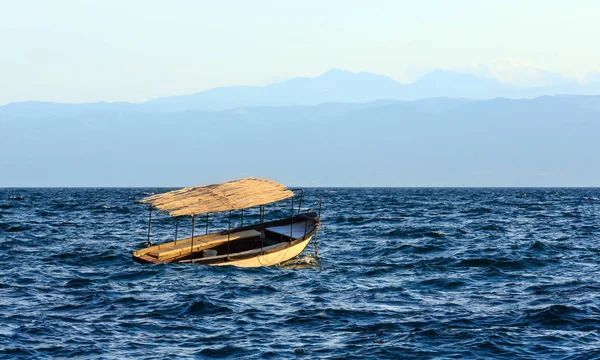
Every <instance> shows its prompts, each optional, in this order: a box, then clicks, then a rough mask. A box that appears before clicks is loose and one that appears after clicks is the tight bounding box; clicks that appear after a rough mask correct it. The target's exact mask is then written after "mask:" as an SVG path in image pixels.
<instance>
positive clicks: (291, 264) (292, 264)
mask: <svg viewBox="0 0 600 360" xmlns="http://www.w3.org/2000/svg"><path fill="white" fill-rule="evenodd" d="M279 267H280V268H282V269H318V268H320V267H321V260H320V259H319V258H318V257H316V256H314V255H305V256H302V257H298V258H295V259H290V260H288V261H286V262H283V263H281V264H279Z"/></svg>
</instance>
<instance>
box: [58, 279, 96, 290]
mask: <svg viewBox="0 0 600 360" xmlns="http://www.w3.org/2000/svg"><path fill="white" fill-rule="evenodd" d="M92 284H94V280H92V279H86V278H77V279H71V280H69V281H67V283H66V284H65V287H66V288H81V287H85V286H88V285H92Z"/></svg>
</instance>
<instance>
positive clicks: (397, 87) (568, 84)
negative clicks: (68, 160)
mask: <svg viewBox="0 0 600 360" xmlns="http://www.w3.org/2000/svg"><path fill="white" fill-rule="evenodd" d="M541 76H544V78H545V79H548V80H549V81H548V84H550V85H546V86H533V87H522V86H521V87H518V86H513V85H510V84H506V83H502V82H500V81H498V80H497V79H494V78H490V77H483V76H476V75H472V74H466V73H461V72H455V71H450V70H435V71H433V72H430V73H428V74H426V75H424V76H422V77H421V78H419V79H418V80H416V81H415V82H413V83H411V84H401V83H399V82H397V81H394V80H393V79H391V78H389V77H386V76H383V75H376V74H371V73H366V72H360V73H356V74H355V73H352V72H349V71H345V70H339V69H333V70H330V71H328V72H326V73H324V74H322V75H320V76H318V77H315V78H306V77H298V78H294V79H291V80H287V81H283V82H280V83H276V84H271V85H267V86H232V87H221V88H215V89H211V90H207V91H202V92H198V93H195V94H190V95H178V96H170V97H162V98H157V99H154V100H150V101H147V102H144V103H135V104H133V103H126V102H117V103H104V102H98V103H84V104H60V103H48V102H21V103H12V104H8V105H5V106H1V107H0V117H2V116H4V117H6V116H21V117H28V116H38V115H58V116H63V115H65V116H66V115H76V114H82V113H85V112H90V111H91V112H96V111H117V112H179V111H189V110H207V111H214V110H224V109H231V108H238V107H252V106H293V105H317V104H322V103H327V102H349V103H367V102H372V101H376V100H382V99H389V100H403V101H412V100H418V99H426V98H435V97H451V98H468V99H493V98H497V97H505V98H513V99H518V98H535V97H539V96H544V95H564V94H578V95H598V94H600V77H598V76H590V78H589V80H588V81H587V82H585V83H579V82H577V81H575V80H570V79H565V78H562V77H560V75H558V74H552V73H548V72H541Z"/></svg>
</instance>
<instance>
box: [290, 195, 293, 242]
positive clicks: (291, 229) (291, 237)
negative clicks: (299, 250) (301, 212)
mask: <svg viewBox="0 0 600 360" xmlns="http://www.w3.org/2000/svg"><path fill="white" fill-rule="evenodd" d="M291 215H292V217H291V221H290V244H291V243H292V240H293V239H294V197H293V196H292V214H291Z"/></svg>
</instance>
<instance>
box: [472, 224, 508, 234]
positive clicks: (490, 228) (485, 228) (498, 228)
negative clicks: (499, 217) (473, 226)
mask: <svg viewBox="0 0 600 360" xmlns="http://www.w3.org/2000/svg"><path fill="white" fill-rule="evenodd" d="M479 230H480V231H498V232H504V231H506V229H505V228H504V227H503V226H500V225H494V224H490V225H486V226H483V227H481V228H479Z"/></svg>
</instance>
